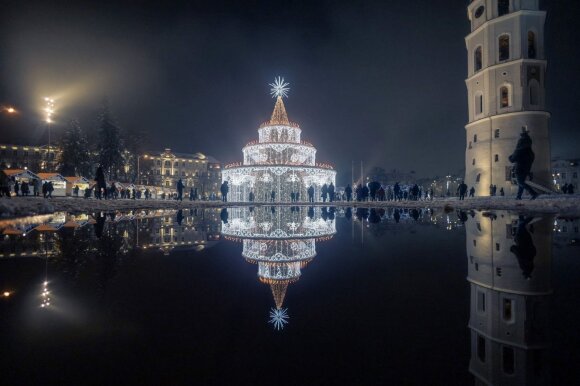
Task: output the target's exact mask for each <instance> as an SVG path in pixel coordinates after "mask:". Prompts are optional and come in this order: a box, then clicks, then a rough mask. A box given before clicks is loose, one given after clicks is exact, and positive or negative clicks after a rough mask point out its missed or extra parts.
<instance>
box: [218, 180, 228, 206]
mask: <svg viewBox="0 0 580 386" xmlns="http://www.w3.org/2000/svg"><path fill="white" fill-rule="evenodd" d="M229 191H230V187H229V185H228V182H227V181H224V182H223V183H222V186H220V192H221V193H222V201H223V202H228V192H229Z"/></svg>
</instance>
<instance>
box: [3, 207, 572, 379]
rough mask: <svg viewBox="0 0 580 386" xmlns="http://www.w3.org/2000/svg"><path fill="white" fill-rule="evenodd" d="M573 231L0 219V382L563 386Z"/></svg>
mask: <svg viewBox="0 0 580 386" xmlns="http://www.w3.org/2000/svg"><path fill="white" fill-rule="evenodd" d="M579 226H580V221H579V220H578V219H574V218H565V217H554V216H541V215H530V214H518V213H511V212H505V211H495V212H478V211H453V212H450V213H444V212H433V211H431V210H428V209H422V210H418V209H413V210H396V209H376V210H375V209H370V210H369V209H361V208H359V209H344V208H340V209H335V208H332V207H328V208H320V207H316V208H314V207H313V208H310V207H270V206H260V207H255V208H247V207H246V208H228V209H197V210H196V209H193V210H189V209H188V210H183V211H174V210H172V211H167V210H165V211H162V210H160V211H138V212H128V213H84V214H74V215H73V214H67V213H57V214H54V215H48V216H37V217H31V218H24V219H17V220H5V221H2V222H0V232H1V233H2V238H1V241H0V293H1V295H2V297H1V299H0V300H1V301H0V342H2V344H1V345H0V347H1V348H0V350H1V351H0V352H1V354H2V362H1V363H2V364H1V365H0V369H1V374H2V382H0V383H2V384H10V385H15V384H87V383H88V384H129V383H131V384H133V383H140V384H171V385H177V384H230V385H237V384H253V385H262V384H263V385H277V384H283V385H286V384H288V385H290V384H291V385H297V384H301V385H321V384H349V385H374V384H381V385H382V384H405V385H415V384H417V385H419V384H421V385H425V384H434V385H466V384H494V385H551V384H557V385H564V384H574V383H576V381H575V380H576V379H577V377H578V375H579V373H580V371H579V370H578V366H577V365H576V364H575V363H576V362H577V360H578V359H579V358H578V357H579V354H578V350H577V349H578V341H579V336H580V333H579V332H578V327H577V326H578V324H579V323H578V322H579V321H580V311H579V306H580V300H579V299H578V293H580V292H579V289H580V282H579V281H578V279H577V278H578V275H579V273H580V258H579V256H580V253H579V251H580V249H579V247H578V245H579V242H580V233H579V230H578V228H579Z"/></svg>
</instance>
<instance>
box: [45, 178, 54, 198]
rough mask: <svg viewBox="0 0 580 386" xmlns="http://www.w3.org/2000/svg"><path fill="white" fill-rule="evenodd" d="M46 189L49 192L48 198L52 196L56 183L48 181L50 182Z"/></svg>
mask: <svg viewBox="0 0 580 386" xmlns="http://www.w3.org/2000/svg"><path fill="white" fill-rule="evenodd" d="M46 191H47V192H48V198H52V192H54V185H53V184H52V181H48V184H47V185H46Z"/></svg>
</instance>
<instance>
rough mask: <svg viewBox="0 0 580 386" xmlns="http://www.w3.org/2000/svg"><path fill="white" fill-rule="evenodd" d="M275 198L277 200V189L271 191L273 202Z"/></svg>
mask: <svg viewBox="0 0 580 386" xmlns="http://www.w3.org/2000/svg"><path fill="white" fill-rule="evenodd" d="M275 200H276V191H275V190H272V191H271V192H270V201H271V202H274V201H275Z"/></svg>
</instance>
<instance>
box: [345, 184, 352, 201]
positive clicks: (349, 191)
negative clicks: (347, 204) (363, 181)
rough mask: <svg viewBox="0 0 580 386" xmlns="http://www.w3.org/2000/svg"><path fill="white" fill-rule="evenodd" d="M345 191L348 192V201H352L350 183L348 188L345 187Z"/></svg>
mask: <svg viewBox="0 0 580 386" xmlns="http://www.w3.org/2000/svg"><path fill="white" fill-rule="evenodd" d="M344 193H345V194H346V201H351V200H352V188H351V187H350V184H348V185H346V188H344Z"/></svg>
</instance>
